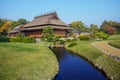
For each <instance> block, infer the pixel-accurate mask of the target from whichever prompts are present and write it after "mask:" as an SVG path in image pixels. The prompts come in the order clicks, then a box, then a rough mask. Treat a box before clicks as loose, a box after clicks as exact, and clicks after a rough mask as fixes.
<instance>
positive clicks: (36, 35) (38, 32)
mask: <svg viewBox="0 0 120 80" xmlns="http://www.w3.org/2000/svg"><path fill="white" fill-rule="evenodd" d="M24 34H25V36H30V37H34V38H39V37H42V30H32V31H25V32H24Z"/></svg>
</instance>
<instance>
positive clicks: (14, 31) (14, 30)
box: [8, 25, 23, 33]
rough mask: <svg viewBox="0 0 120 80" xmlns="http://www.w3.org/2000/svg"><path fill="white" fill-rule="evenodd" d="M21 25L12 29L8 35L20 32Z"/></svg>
mask: <svg viewBox="0 0 120 80" xmlns="http://www.w3.org/2000/svg"><path fill="white" fill-rule="evenodd" d="M22 27H23V25H18V26H16V27H15V28H13V30H11V31H10V32H8V33H17V32H19V31H20V29H22Z"/></svg>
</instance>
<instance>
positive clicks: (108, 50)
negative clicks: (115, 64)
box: [92, 41, 120, 62]
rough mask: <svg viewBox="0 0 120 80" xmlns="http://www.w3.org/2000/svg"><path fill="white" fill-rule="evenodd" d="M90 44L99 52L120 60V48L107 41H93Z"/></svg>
mask: <svg viewBox="0 0 120 80" xmlns="http://www.w3.org/2000/svg"><path fill="white" fill-rule="evenodd" d="M92 45H93V46H94V47H95V48H97V49H99V50H100V51H101V52H103V53H105V54H108V55H109V56H111V57H112V58H114V59H115V60H117V61H119V62H120V49H118V48H115V47H112V46H110V45H109V44H108V42H107V41H104V42H95V43H92Z"/></svg>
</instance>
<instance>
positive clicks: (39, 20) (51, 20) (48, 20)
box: [24, 12, 67, 27]
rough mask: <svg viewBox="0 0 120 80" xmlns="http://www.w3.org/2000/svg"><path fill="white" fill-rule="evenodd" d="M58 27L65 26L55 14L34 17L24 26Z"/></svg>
mask: <svg viewBox="0 0 120 80" xmlns="http://www.w3.org/2000/svg"><path fill="white" fill-rule="evenodd" d="M49 24H50V25H60V26H63V27H65V26H67V25H66V24H65V23H64V22H62V21H61V20H60V18H59V17H58V16H57V13H56V12H53V13H49V14H45V15H41V16H36V17H35V18H34V19H33V21H31V22H30V23H28V24H26V25H25V26H24V27H34V26H42V25H49Z"/></svg>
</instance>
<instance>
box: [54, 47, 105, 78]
mask: <svg viewBox="0 0 120 80" xmlns="http://www.w3.org/2000/svg"><path fill="white" fill-rule="evenodd" d="M52 51H53V52H54V53H55V54H56V57H57V59H58V62H59V73H58V76H57V77H56V78H55V80H106V77H105V76H104V75H103V74H102V73H101V72H100V71H98V70H97V69H96V68H94V67H93V66H92V65H91V64H89V63H88V62H87V61H85V60H84V59H82V58H80V57H79V56H77V55H75V54H71V52H69V51H67V50H66V49H64V48H52Z"/></svg>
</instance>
